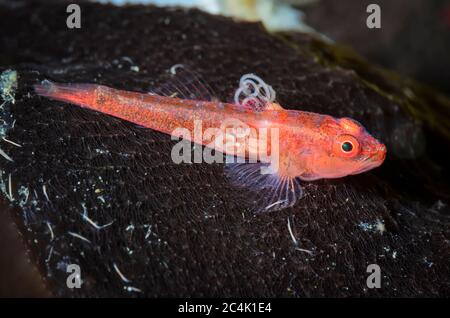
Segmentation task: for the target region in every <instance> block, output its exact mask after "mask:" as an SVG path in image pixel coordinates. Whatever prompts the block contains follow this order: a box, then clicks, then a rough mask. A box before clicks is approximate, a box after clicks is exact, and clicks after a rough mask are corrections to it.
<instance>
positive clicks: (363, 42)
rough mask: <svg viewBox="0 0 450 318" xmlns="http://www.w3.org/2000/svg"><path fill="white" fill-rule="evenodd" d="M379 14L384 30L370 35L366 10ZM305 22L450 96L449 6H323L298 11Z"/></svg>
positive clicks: (421, 2)
mask: <svg viewBox="0 0 450 318" xmlns="http://www.w3.org/2000/svg"><path fill="white" fill-rule="evenodd" d="M371 3H376V4H378V5H379V6H380V8H381V28H380V29H369V28H367V26H366V19H367V16H368V15H369V13H366V8H367V6H368V5H369V4H371ZM299 7H300V8H301V9H302V10H303V12H304V13H305V15H306V16H305V21H306V23H307V24H308V25H310V26H312V27H313V28H314V29H316V30H317V31H319V32H321V33H323V34H325V35H327V36H328V37H330V38H331V39H332V40H334V41H335V42H336V43H339V44H345V45H348V46H350V47H351V48H353V49H354V50H356V51H357V52H358V53H359V54H361V55H362V56H364V57H365V58H366V59H368V60H369V61H371V62H374V63H377V64H379V65H381V66H383V67H386V68H389V69H392V70H395V71H397V72H399V73H400V74H403V75H406V76H409V77H412V78H414V79H416V80H418V81H420V82H422V83H425V84H428V85H430V86H432V87H434V88H437V89H439V90H441V91H442V92H444V93H446V94H447V95H448V96H450V58H449V57H450V1H448V0H433V1H429V0H377V1H374V0H339V1H335V0H320V1H314V2H313V3H311V4H309V5H301V6H299Z"/></svg>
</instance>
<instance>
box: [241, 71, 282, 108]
mask: <svg viewBox="0 0 450 318" xmlns="http://www.w3.org/2000/svg"><path fill="white" fill-rule="evenodd" d="M275 98H276V93H275V91H274V90H273V88H272V86H270V85H268V84H267V83H265V82H264V81H263V80H262V79H261V77H259V76H257V75H255V74H245V75H243V76H242V77H241V79H240V80H239V87H238V88H237V89H236V92H235V94H234V103H235V104H236V105H240V106H242V107H244V108H247V109H251V110H254V111H257V112H262V111H264V110H281V109H283V108H282V107H281V106H280V104H278V103H276V102H275Z"/></svg>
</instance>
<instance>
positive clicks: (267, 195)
mask: <svg viewBox="0 0 450 318" xmlns="http://www.w3.org/2000/svg"><path fill="white" fill-rule="evenodd" d="M226 161H227V162H226V165H225V175H226V176H227V177H228V178H229V179H230V182H231V183H232V184H233V185H234V186H236V187H240V188H246V189H248V191H247V192H248V193H247V192H246V194H245V195H246V197H247V199H248V200H249V201H250V202H251V205H252V210H253V211H254V212H273V211H279V210H283V209H286V208H288V207H291V206H293V205H294V204H295V203H296V202H297V200H298V199H300V198H301V197H302V196H303V190H302V187H301V185H300V180H299V179H298V178H291V177H280V176H279V175H278V174H277V173H276V172H273V173H269V174H262V173H261V168H266V169H269V171H270V165H269V164H267V163H261V162H257V163H237V162H229V161H231V160H230V159H228V158H227V160H226ZM234 161H236V159H235V160H234Z"/></svg>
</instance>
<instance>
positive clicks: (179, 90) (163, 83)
mask: <svg viewBox="0 0 450 318" xmlns="http://www.w3.org/2000/svg"><path fill="white" fill-rule="evenodd" d="M158 82H159V85H157V86H156V87H155V88H152V89H151V91H150V92H149V93H150V94H155V95H160V96H167V97H177V98H181V99H191V100H198V101H213V100H215V95H214V92H213V90H212V88H211V87H210V86H209V85H208V83H207V82H206V81H205V80H203V79H202V78H201V77H200V75H198V74H196V73H195V72H194V71H192V70H190V69H189V68H188V67H186V66H185V65H183V64H176V65H173V66H172V67H171V68H170V69H169V72H168V74H166V75H165V76H163V77H162V78H161V79H160V80H159V81H158Z"/></svg>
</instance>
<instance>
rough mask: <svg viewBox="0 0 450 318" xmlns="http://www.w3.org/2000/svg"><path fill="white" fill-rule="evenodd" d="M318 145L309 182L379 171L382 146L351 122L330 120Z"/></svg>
mask: <svg viewBox="0 0 450 318" xmlns="http://www.w3.org/2000/svg"><path fill="white" fill-rule="evenodd" d="M321 136H322V141H323V142H321V143H319V147H322V149H320V150H319V151H317V153H318V155H317V156H315V158H314V162H313V163H312V169H311V171H312V174H311V179H319V178H340V177H344V176H347V175H354V174H359V173H363V172H366V171H368V170H371V169H373V168H376V167H379V166H380V165H381V164H382V163H383V161H384V159H385V158H386V146H385V145H384V144H383V143H381V142H380V141H378V140H377V139H376V138H374V137H373V136H372V135H370V134H369V133H368V132H367V130H366V129H365V128H364V127H363V126H362V125H361V124H360V123H359V122H357V121H355V120H353V119H351V118H340V119H334V118H332V119H330V120H327V121H325V122H324V127H321Z"/></svg>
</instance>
